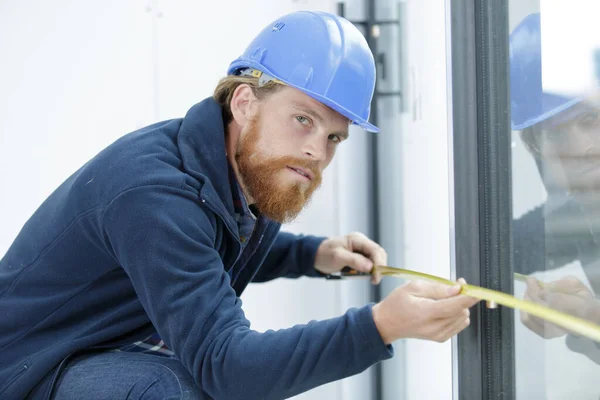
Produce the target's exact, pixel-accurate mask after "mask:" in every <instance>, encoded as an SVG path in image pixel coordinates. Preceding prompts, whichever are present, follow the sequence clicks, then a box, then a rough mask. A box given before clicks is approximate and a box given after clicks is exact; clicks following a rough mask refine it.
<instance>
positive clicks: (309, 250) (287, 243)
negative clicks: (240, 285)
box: [252, 232, 326, 282]
mask: <svg viewBox="0 0 600 400" xmlns="http://www.w3.org/2000/svg"><path fill="white" fill-rule="evenodd" d="M325 239H326V238H324V237H316V236H304V235H294V234H292V233H289V232H279V233H278V234H277V239H276V240H275V243H273V246H272V247H271V250H270V251H269V254H268V255H267V258H266V259H265V262H264V263H263V265H262V267H261V268H260V270H259V271H258V273H257V274H256V276H254V278H253V279H252V281H253V282H266V281H270V280H272V279H275V278H299V277H301V276H312V277H322V276H324V275H323V274H322V273H320V272H319V271H317V270H316V269H315V256H316V254H317V249H318V248H319V245H320V244H321V242H322V241H323V240H325Z"/></svg>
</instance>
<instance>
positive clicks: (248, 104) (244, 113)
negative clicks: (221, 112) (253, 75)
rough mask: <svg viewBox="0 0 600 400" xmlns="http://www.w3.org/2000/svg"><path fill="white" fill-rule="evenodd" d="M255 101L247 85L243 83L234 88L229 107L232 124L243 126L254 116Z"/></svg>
mask: <svg viewBox="0 0 600 400" xmlns="http://www.w3.org/2000/svg"><path fill="white" fill-rule="evenodd" d="M257 100H258V99H257V98H256V96H255V95H254V92H253V91H252V88H251V87H250V86H249V85H247V84H245V83H243V84H241V85H239V86H238V87H237V88H235V90H234V92H233V96H231V104H230V105H229V106H230V108H231V114H232V115H233V121H232V122H234V123H236V124H238V125H240V126H245V125H246V123H247V122H248V121H249V120H250V119H251V118H252V116H253V115H254V112H255V110H254V107H255V106H256V103H257Z"/></svg>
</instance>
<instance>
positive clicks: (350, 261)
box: [336, 247, 373, 272]
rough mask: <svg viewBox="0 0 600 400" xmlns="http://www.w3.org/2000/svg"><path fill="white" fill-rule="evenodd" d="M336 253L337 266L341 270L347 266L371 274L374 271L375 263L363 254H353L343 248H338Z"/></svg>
mask: <svg viewBox="0 0 600 400" xmlns="http://www.w3.org/2000/svg"><path fill="white" fill-rule="evenodd" d="M336 253H337V254H336V264H338V265H340V268H342V267H344V266H346V265H347V266H349V267H351V268H354V269H355V270H357V271H360V272H371V269H373V261H371V260H370V259H368V258H367V257H365V256H363V255H362V254H359V253H353V252H351V251H350V250H347V249H345V248H343V247H340V248H338V249H337V251H336Z"/></svg>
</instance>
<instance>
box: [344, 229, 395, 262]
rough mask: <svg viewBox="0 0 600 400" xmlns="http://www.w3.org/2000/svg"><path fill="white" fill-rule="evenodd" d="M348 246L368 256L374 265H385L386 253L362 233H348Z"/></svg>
mask: <svg viewBox="0 0 600 400" xmlns="http://www.w3.org/2000/svg"><path fill="white" fill-rule="evenodd" d="M348 240H349V248H350V249H351V250H352V251H356V252H359V253H361V254H364V255H365V256H367V257H369V259H371V261H372V262H373V264H374V265H387V260H388V257H387V253H386V251H385V249H384V248H383V247H381V246H380V245H378V244H377V243H375V242H374V241H372V240H371V239H369V238H368V237H366V236H365V235H363V234H362V233H351V234H350V235H348Z"/></svg>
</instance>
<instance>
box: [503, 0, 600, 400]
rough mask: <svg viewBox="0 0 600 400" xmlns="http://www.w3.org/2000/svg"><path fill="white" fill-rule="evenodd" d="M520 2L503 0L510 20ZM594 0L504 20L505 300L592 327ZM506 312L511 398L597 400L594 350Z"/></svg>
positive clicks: (598, 308) (596, 218)
mask: <svg viewBox="0 0 600 400" xmlns="http://www.w3.org/2000/svg"><path fill="white" fill-rule="evenodd" d="M525 3H528V4H530V5H531V3H532V2H531V1H529V2H527V1H526V2H522V1H517V0H512V1H511V3H510V6H511V7H512V8H513V9H514V10H513V11H514V12H511V18H513V17H514V18H517V15H518V14H519V13H518V12H516V11H515V10H517V9H519V10H522V9H524V8H525V6H524V4H525ZM595 3H596V2H592V1H589V2H581V1H579V2H578V1H575V2H550V1H548V2H541V4H535V5H534V6H537V7H538V10H536V11H537V12H530V13H528V14H527V15H520V16H518V20H516V21H515V20H512V21H511V27H512V30H511V34H510V38H509V45H510V89H511V125H512V129H513V137H514V146H513V172H512V174H513V198H514V199H513V206H514V207H513V208H514V212H515V216H514V221H513V249H514V254H513V256H514V257H513V260H514V269H515V272H517V273H520V274H524V275H527V276H528V277H527V280H526V282H525V283H521V282H515V295H517V296H522V297H524V298H526V299H529V300H532V301H535V302H537V303H540V304H543V305H546V306H549V307H552V308H554V309H556V310H559V311H563V312H566V313H569V314H572V315H575V316H578V317H581V318H584V319H587V320H589V321H592V322H594V323H596V324H600V301H599V300H598V298H597V296H598V294H599V293H600V102H599V101H598V99H599V98H600V91H599V89H598V87H599V81H600V55H599V54H600V31H599V30H598V29H597V28H596V22H595V21H594V20H595V17H593V18H589V17H588V18H587V19H586V15H589V16H592V15H595V16H596V17H597V15H598V12H600V6H599V5H597V4H595ZM585 21H588V24H589V25H587V26H586V22H585ZM532 170H534V171H535V172H536V173H535V174H533V173H532ZM515 315H516V318H517V321H516V323H515V325H516V334H515V340H516V344H517V345H516V349H517V350H516V351H517V354H515V357H516V363H515V364H516V372H517V394H518V397H520V398H528V399H529V398H536V399H537V398H539V399H553V398H556V399H562V398H567V397H565V396H569V397H568V398H577V399H588V398H589V399H598V398H600V383H599V382H598V380H597V377H598V376H599V375H598V374H599V373H600V343H595V342H593V341H591V340H588V339H584V338H579V337H577V336H576V335H573V334H570V333H569V332H568V331H565V330H564V329H561V328H559V327H556V326H554V325H551V324H548V323H545V322H544V321H543V320H540V319H538V318H534V317H531V316H529V315H526V314H523V313H521V314H519V313H516V314H515ZM523 377H527V378H523ZM532 383H533V385H532Z"/></svg>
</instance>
